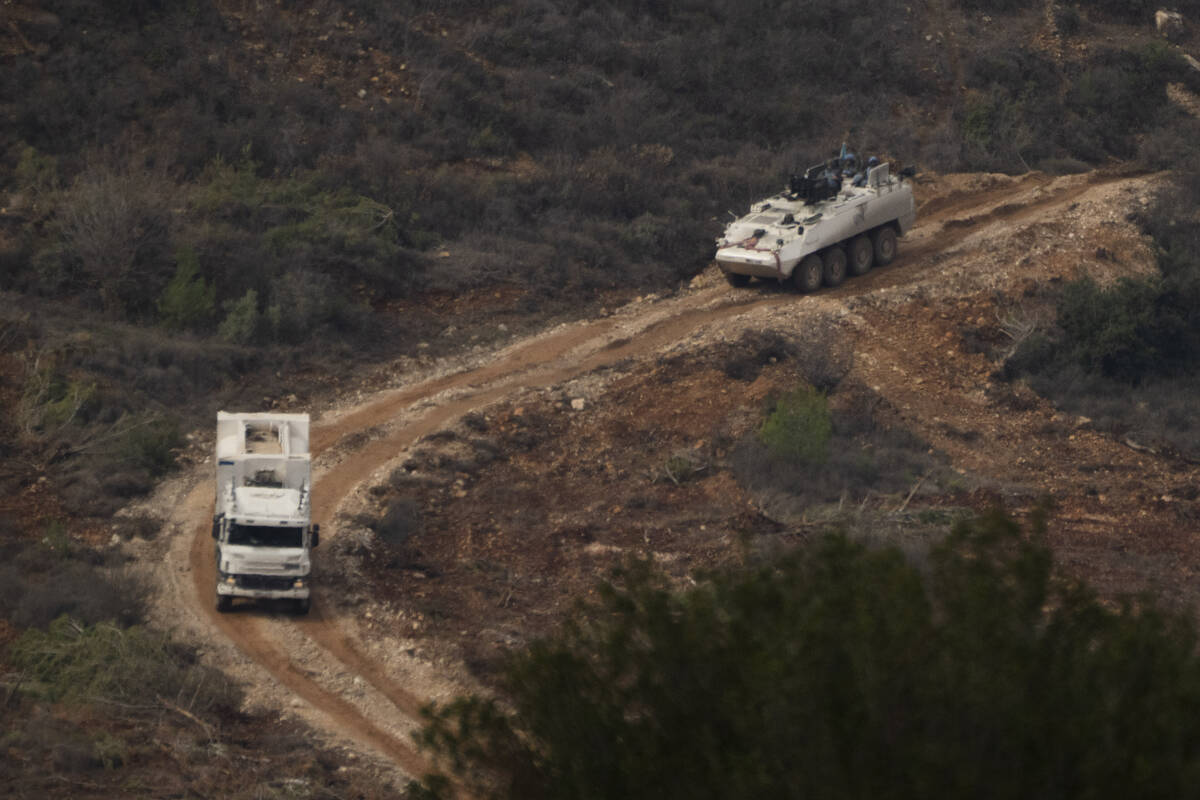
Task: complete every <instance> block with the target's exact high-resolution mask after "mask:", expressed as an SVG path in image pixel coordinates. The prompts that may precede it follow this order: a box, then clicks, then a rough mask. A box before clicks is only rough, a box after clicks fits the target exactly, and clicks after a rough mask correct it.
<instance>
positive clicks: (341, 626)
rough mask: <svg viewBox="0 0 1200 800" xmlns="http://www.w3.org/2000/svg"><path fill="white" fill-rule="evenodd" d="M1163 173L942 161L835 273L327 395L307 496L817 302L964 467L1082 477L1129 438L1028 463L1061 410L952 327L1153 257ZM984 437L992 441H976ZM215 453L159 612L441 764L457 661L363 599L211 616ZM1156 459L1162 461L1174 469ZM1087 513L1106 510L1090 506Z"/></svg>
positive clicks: (329, 514)
mask: <svg viewBox="0 0 1200 800" xmlns="http://www.w3.org/2000/svg"><path fill="white" fill-rule="evenodd" d="M1153 182H1154V178H1153V177H1152V176H1119V175H1101V174H1090V175H1083V176H1072V177H1067V178H1058V179H1051V178H1048V177H1046V176H1041V175H1036V174H1034V175H1028V176H1024V177H1020V178H1008V177H1004V176H978V175H976V176H947V177H944V178H938V179H936V180H933V181H932V182H930V183H926V184H923V185H921V186H919V187H918V200H919V203H920V209H919V212H918V225H917V227H916V228H915V229H914V230H913V231H912V232H911V233H910V235H909V236H908V237H907V239H906V240H905V241H904V242H902V245H901V252H900V258H899V259H898V261H897V263H896V264H895V265H894V266H892V267H889V268H887V269H883V270H876V271H874V272H872V273H870V274H868V275H867V276H864V277H862V278H858V279H853V280H850V281H848V282H847V283H845V284H844V285H843V286H841V287H839V288H838V289H836V290H832V291H823V292H820V293H818V294H816V295H813V296H807V297H802V296H800V295H797V294H794V293H792V292H790V291H787V290H779V289H777V288H773V287H770V286H766V285H762V284H754V285H752V286H751V287H750V288H748V289H743V290H733V289H730V288H728V287H726V286H725V284H724V281H723V280H721V279H720V276H719V274H717V273H716V272H715V271H713V270H710V271H709V272H707V273H705V274H704V275H702V276H700V277H699V278H698V279H697V280H695V281H693V284H692V286H691V287H689V288H688V289H686V290H684V291H683V292H681V293H680V294H679V295H678V296H675V297H671V298H668V299H657V298H650V299H643V300H641V301H639V302H635V303H632V304H630V305H628V306H626V307H624V308H622V309H620V310H618V311H617V312H615V313H613V314H611V315H609V316H606V317H604V318H601V319H595V320H589V321H584V322H579V323H575V324H569V325H564V326H560V327H559V328H556V329H554V330H551V331H548V332H546V333H543V334H540V335H538V336H535V337H532V338H530V339H527V340H524V341H521V342H518V343H516V344H513V345H511V346H509V347H507V348H505V349H503V350H501V351H499V352H497V353H494V354H491V355H489V356H488V357H486V358H479V359H478V360H477V361H476V362H475V363H469V364H464V365H461V366H458V367H444V368H443V369H442V371H441V372H439V373H435V374H431V375H429V376H426V377H424V378H423V379H420V380H416V381H413V382H411V383H407V384H405V385H401V386H399V388H395V389H391V390H388V391H384V392H380V393H378V394H377V395H375V396H373V397H371V398H370V399H369V400H368V401H367V402H365V403H362V404H360V405H357V406H356V407H352V408H343V409H337V410H334V411H330V412H329V413H326V414H324V415H323V416H322V417H320V418H319V419H317V420H316V421H315V425H314V435H313V439H312V445H313V452H314V456H315V462H314V463H315V472H316V477H315V481H316V482H315V488H314V503H313V508H314V510H315V512H316V514H317V520H316V521H318V522H320V523H321V524H322V526H323V532H324V534H325V535H324V537H323V540H324V541H325V542H330V541H332V540H334V539H335V538H336V537H337V536H338V535H339V531H338V526H337V520H338V518H339V513H340V512H344V511H346V510H347V509H349V508H352V507H354V505H355V503H356V502H359V501H360V499H361V498H360V495H361V494H362V492H363V491H364V489H365V487H366V486H368V485H370V483H371V482H372V480H374V479H377V478H378V476H380V475H386V474H387V472H388V471H390V469H391V468H392V467H393V466H394V465H395V464H396V463H397V462H398V460H399V459H401V458H402V457H403V455H404V454H405V452H406V450H407V449H408V448H410V447H411V446H412V445H413V444H414V443H415V442H417V441H418V440H419V439H420V438H421V437H423V436H426V435H428V434H430V433H432V432H434V431H437V430H439V429H440V428H442V427H444V426H446V425H448V424H450V423H451V422H453V421H454V420H456V419H458V418H459V417H461V416H462V415H464V414H466V413H467V412H470V411H473V410H477V409H481V408H484V407H486V406H488V405H489V404H493V403H495V402H497V401H501V400H503V399H505V398H508V397H510V396H512V395H514V394H515V393H517V392H521V391H527V390H529V389H531V388H539V387H551V386H556V385H558V384H561V383H563V382H564V381H568V380H571V379H574V378H578V377H580V376H584V375H588V374H590V373H595V372H596V371H597V370H600V369H601V368H604V367H613V366H614V365H619V364H622V363H629V362H630V361H634V362H636V361H639V360H645V359H651V358H655V357H657V356H658V355H659V354H661V353H663V352H664V351H666V350H669V349H672V348H674V349H678V348H681V347H682V348H686V347H691V346H696V345H697V344H698V343H700V342H702V341H706V340H711V339H712V338H714V337H730V336H731V334H732V332H734V331H740V330H745V329H750V328H755V327H763V328H769V327H773V326H780V325H787V326H790V327H791V328H792V329H793V330H802V329H803V326H804V323H805V320H806V319H808V318H809V317H810V316H811V315H816V314H826V315H827V314H830V313H834V314H836V315H838V316H839V317H840V318H842V319H843V320H845V323H846V326H847V329H848V330H850V331H852V335H853V336H854V341H855V350H856V364H857V366H856V369H857V370H858V371H859V372H860V374H861V377H862V378H863V380H865V381H866V382H867V383H869V384H870V385H872V386H874V387H876V389H877V390H878V391H879V392H880V393H881V394H882V395H883V396H884V397H886V398H887V399H888V400H889V401H890V402H891V403H892V404H893V405H894V406H896V407H897V408H900V409H902V411H903V413H904V414H905V417H906V419H907V420H909V421H910V422H911V424H912V426H913V427H914V428H915V429H917V430H918V431H920V432H921V433H922V435H925V436H927V437H928V438H929V440H930V441H931V442H933V443H935V444H937V446H939V447H941V448H943V449H944V450H945V451H946V452H948V453H949V454H950V456H951V458H952V459H953V460H954V462H955V465H956V466H958V467H960V468H962V469H963V470H969V471H971V472H972V473H974V474H977V475H983V476H988V477H991V478H993V479H995V480H996V481H1011V482H1017V481H1020V482H1022V483H1023V484H1025V485H1029V484H1030V483H1031V482H1032V483H1039V482H1040V483H1041V484H1044V486H1045V487H1046V488H1047V490H1049V489H1055V488H1060V489H1061V487H1062V486H1064V485H1066V486H1068V487H1069V486H1070V485H1071V483H1072V480H1073V478H1072V477H1071V475H1069V474H1066V472H1068V471H1067V470H1064V469H1063V468H1062V463H1063V459H1064V458H1065V459H1067V460H1068V461H1069V460H1071V459H1076V458H1079V459H1085V460H1090V461H1091V462H1095V463H1117V466H1116V467H1115V468H1114V469H1115V470H1117V471H1120V470H1121V469H1122V468H1123V467H1122V465H1121V463H1120V462H1121V461H1122V460H1124V459H1126V458H1127V457H1129V456H1130V453H1129V452H1128V451H1127V450H1123V449H1122V448H1121V447H1120V446H1119V445H1114V444H1113V443H1112V442H1108V441H1105V440H1104V439H1103V437H1100V436H1098V435H1092V434H1082V433H1081V434H1080V436H1079V437H1078V439H1079V442H1078V444H1077V445H1076V446H1077V447H1078V448H1079V451H1078V452H1075V453H1068V454H1066V455H1065V456H1061V457H1055V458H1052V459H1045V460H1044V462H1043V463H1044V468H1041V467H1039V468H1038V469H1037V470H1034V474H1033V475H1032V477H1031V474H1030V471H1029V469H1027V468H1025V465H1022V464H1019V461H1020V460H1021V459H1026V460H1029V459H1028V458H1027V457H1032V456H1031V454H1033V453H1036V452H1037V451H1038V448H1039V447H1041V448H1042V449H1043V450H1050V449H1052V447H1053V445H1052V444H1051V443H1049V442H1048V441H1045V442H1043V441H1041V440H1043V439H1047V437H1048V436H1049V435H1050V434H1049V433H1044V432H1043V433H1039V431H1042V430H1043V429H1044V428H1045V421H1046V420H1048V419H1050V418H1051V417H1052V416H1053V410H1052V409H1048V408H1045V407H1044V404H1043V406H1037V404H1036V403H1035V404H1034V407H1033V408H1031V409H1029V410H1026V411H1023V412H1021V413H1017V414H1013V415H1011V418H1010V417H1009V416H1008V415H1005V416H1001V415H1000V414H998V413H997V412H996V411H995V409H994V408H992V407H991V405H992V404H991V401H990V400H988V398H986V397H984V396H983V390H982V388H981V387H982V386H983V385H984V384H985V383H986V375H987V373H988V372H989V371H990V370H991V369H992V368H993V365H991V364H989V363H987V361H986V359H985V358H984V357H983V356H982V355H980V354H978V353H970V352H967V351H965V350H964V348H963V347H962V345H961V341H960V340H959V339H958V338H957V337H955V336H954V335H952V334H953V332H954V331H955V330H956V329H958V328H961V327H962V326H963V325H977V324H986V323H988V322H990V323H991V324H993V325H994V324H996V320H995V319H994V318H993V319H991V320H987V319H983V318H982V316H983V315H986V314H994V313H995V310H996V309H997V308H999V307H1000V306H1001V305H1003V304H1004V303H1005V302H1006V300H1005V298H1011V297H1013V296H1017V297H1019V295H1020V292H1021V291H1022V288H1023V287H1025V286H1027V285H1029V284H1033V283H1038V282H1041V281H1045V280H1049V279H1052V278H1059V277H1068V278H1069V277H1072V276H1073V275H1075V274H1076V273H1077V271H1078V270H1079V269H1081V268H1085V267H1086V268H1088V269H1089V270H1090V271H1092V273H1093V274H1096V275H1098V277H1101V278H1103V277H1105V276H1106V274H1107V275H1115V274H1128V273H1130V272H1138V271H1144V270H1147V269H1149V268H1150V264H1151V261H1150V259H1149V251H1148V249H1147V248H1146V245H1145V243H1144V242H1141V241H1140V239H1139V237H1138V236H1137V234H1136V231H1134V230H1133V229H1132V226H1131V225H1129V223H1127V222H1126V221H1125V218H1126V216H1127V214H1128V213H1129V211H1130V210H1133V209H1134V208H1136V207H1137V205H1138V203H1144V202H1145V198H1146V196H1147V194H1148V192H1149V191H1150V190H1151V187H1152V185H1153ZM1101 251H1102V252H1103V254H1105V255H1104V257H1103V258H1098V257H1097V256H1096V253H1099V252H1101ZM1039 425H1041V427H1039ZM964 431H972V432H973V433H972V434H971V435H970V436H966V435H965V434H964V433H963V432H964ZM981 436H982V437H984V439H985V444H987V445H989V446H990V445H996V447H994V448H991V447H981V446H980V444H979V437H981ZM1072 441H1074V439H1073V440H1072ZM1135 455H1136V454H1135ZM1137 458H1138V459H1140V460H1142V461H1144V460H1145V459H1144V458H1141V457H1140V456H1137ZM1039 470H1040V471H1039ZM210 471H211V463H209V464H207V465H203V466H200V467H197V468H196V469H195V470H194V472H193V474H192V475H190V476H188V477H187V479H186V480H184V481H181V482H180V483H179V484H178V487H181V488H176V489H175V490H174V491H175V493H176V496H175V497H174V498H173V499H172V500H166V501H161V502H170V503H172V505H173V509H172V510H171V512H170V519H171V523H172V524H171V530H173V531H174V534H173V538H172V539H171V540H170V542H169V550H168V552H167V554H166V565H165V566H166V569H165V570H163V574H164V575H167V576H168V577H169V580H168V581H167V583H166V585H165V586H164V592H163V597H164V601H163V604H164V611H163V619H164V620H169V621H170V622H172V623H173V624H175V625H176V626H177V627H179V628H182V629H184V630H190V631H191V632H192V633H193V634H194V636H195V637H196V638H197V639H199V640H200V641H202V642H205V643H206V651H207V655H208V656H209V657H210V659H211V660H213V661H215V662H216V663H218V664H219V665H221V666H223V667H224V668H226V669H228V670H229V671H231V672H232V673H233V674H235V675H236V676H237V677H239V678H240V679H241V680H243V681H244V682H245V683H246V684H247V685H248V686H249V687H251V689H250V695H251V699H252V702H254V703H257V704H261V705H263V706H265V707H271V708H279V709H282V710H285V711H287V712H288V713H293V714H297V715H299V716H301V717H303V718H305V719H306V720H308V721H309V722H310V723H312V724H313V725H314V726H316V727H317V728H318V729H319V730H323V731H326V732H328V734H329V735H330V736H332V737H334V738H335V739H339V740H342V741H345V742H348V743H352V745H351V746H353V747H357V748H359V749H360V750H361V751H362V752H363V753H364V754H374V755H375V756H376V757H380V758H381V759H382V760H383V762H386V763H390V764H392V765H394V766H395V767H396V768H397V769H398V770H399V771H400V772H401V773H403V774H406V775H411V776H417V775H420V774H422V773H423V772H424V771H425V769H426V768H427V766H428V765H427V763H426V761H425V759H424V757H423V755H422V754H421V753H419V752H418V751H417V750H416V749H415V748H414V746H413V744H412V742H411V734H412V733H413V732H414V731H415V730H416V729H417V727H418V726H419V724H420V716H419V709H420V707H421V705H422V704H423V703H425V702H427V701H428V700H430V699H444V698H446V697H449V696H451V695H452V694H453V693H455V692H456V691H459V690H460V689H462V688H463V683H462V679H461V670H456V669H453V665H448V664H439V663H436V662H422V661H420V660H418V659H415V658H414V659H408V660H405V659H403V658H401V657H398V656H397V655H396V654H394V653H388V654H383V653H381V651H380V646H379V644H378V643H373V642H371V641H368V640H366V639H365V638H364V637H363V636H362V635H361V629H360V626H359V625H358V622H360V621H361V620H359V619H357V618H356V614H357V613H359V612H356V611H355V608H354V607H352V606H347V605H344V604H340V603H338V602H334V598H331V597H326V596H323V595H322V593H321V588H320V587H319V586H318V588H317V589H316V591H315V595H314V597H315V599H314V604H313V611H312V613H311V615H310V616H309V617H307V618H295V617H290V616H287V615H285V614H279V613H275V612H274V611H272V610H271V609H255V608H247V609H246V610H239V611H236V612H235V613H230V614H218V613H217V612H216V611H215V607H214V603H213V586H214V581H215V575H214V564H213V557H212V543H211V540H210V538H209V519H210V515H211V508H212V487H211V475H210ZM1163 472H1164V474H1163V478H1164V479H1166V477H1167V476H1166V472H1169V469H1168V468H1166V467H1164V468H1163ZM1114 474H1115V473H1114ZM356 498H357V499H356ZM1077 512H1078V513H1079V514H1081V515H1083V516H1084V517H1087V519H1086V520H1085V522H1087V521H1088V520H1091V522H1089V523H1088V524H1095V522H1096V520H1095V514H1094V513H1092V512H1086V511H1083V510H1078V509H1077ZM1088 514H1092V516H1090V517H1088V516H1087V515H1088ZM1081 524H1082V523H1081ZM1063 544H1064V546H1069V543H1063ZM328 547H329V544H327V543H326V544H323V548H328ZM319 557H320V556H319ZM362 613H366V614H368V615H369V613H370V611H369V610H368V611H366V612H362Z"/></svg>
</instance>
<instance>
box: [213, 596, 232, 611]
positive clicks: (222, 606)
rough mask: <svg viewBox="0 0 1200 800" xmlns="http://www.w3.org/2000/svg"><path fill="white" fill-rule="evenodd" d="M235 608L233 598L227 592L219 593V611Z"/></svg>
mask: <svg viewBox="0 0 1200 800" xmlns="http://www.w3.org/2000/svg"><path fill="white" fill-rule="evenodd" d="M231 608H233V598H232V597H231V596H229V595H227V594H219V595H217V611H220V612H221V613H222V614H224V613H225V612H226V611H228V610H229V609H231Z"/></svg>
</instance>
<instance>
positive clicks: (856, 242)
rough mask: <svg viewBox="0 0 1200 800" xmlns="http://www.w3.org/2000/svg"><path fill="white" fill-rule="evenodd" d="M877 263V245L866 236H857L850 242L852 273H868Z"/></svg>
mask: <svg viewBox="0 0 1200 800" xmlns="http://www.w3.org/2000/svg"><path fill="white" fill-rule="evenodd" d="M874 263H875V246H874V245H873V244H871V240H870V239H868V238H867V237H866V236H855V237H854V239H853V241H851V242H850V273H851V274H852V275H866V274H867V273H868V272H870V271H871V266H872V265H873V264H874Z"/></svg>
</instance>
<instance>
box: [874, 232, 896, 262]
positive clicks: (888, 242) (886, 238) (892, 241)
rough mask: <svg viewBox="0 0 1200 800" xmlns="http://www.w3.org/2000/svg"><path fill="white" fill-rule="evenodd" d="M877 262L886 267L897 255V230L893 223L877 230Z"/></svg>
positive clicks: (875, 235)
mask: <svg viewBox="0 0 1200 800" xmlns="http://www.w3.org/2000/svg"><path fill="white" fill-rule="evenodd" d="M871 238H873V239H874V240H875V263H876V264H878V265H879V266H881V267H886V266H887V265H888V264H890V263H892V259H894V258H895V257H896V231H895V229H894V228H892V226H891V225H885V226H883V227H882V228H880V229H879V230H877V231H875V234H874V236H872V237H871Z"/></svg>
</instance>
